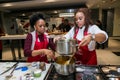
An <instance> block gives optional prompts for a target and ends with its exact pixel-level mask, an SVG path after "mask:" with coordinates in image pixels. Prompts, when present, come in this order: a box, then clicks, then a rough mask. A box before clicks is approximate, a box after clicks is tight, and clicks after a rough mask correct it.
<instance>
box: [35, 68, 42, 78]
mask: <svg viewBox="0 0 120 80" xmlns="http://www.w3.org/2000/svg"><path fill="white" fill-rule="evenodd" d="M41 73H42V71H41V69H36V70H35V71H34V72H33V75H34V77H40V76H41Z"/></svg>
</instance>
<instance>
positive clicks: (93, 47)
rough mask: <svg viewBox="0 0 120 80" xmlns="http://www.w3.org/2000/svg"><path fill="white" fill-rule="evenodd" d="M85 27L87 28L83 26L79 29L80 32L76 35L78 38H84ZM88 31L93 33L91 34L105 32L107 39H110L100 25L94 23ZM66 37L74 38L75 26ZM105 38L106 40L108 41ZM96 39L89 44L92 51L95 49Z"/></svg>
mask: <svg viewBox="0 0 120 80" xmlns="http://www.w3.org/2000/svg"><path fill="white" fill-rule="evenodd" d="M84 29H85V26H83V28H82V29H79V31H78V34H77V36H76V38H77V39H78V40H80V41H81V40H82V38H83V37H84ZM87 33H91V34H98V33H103V34H105V36H106V40H107V39H108V35H107V33H106V32H105V31H103V30H101V29H100V28H99V27H98V26H96V25H92V26H89V27H88V32H87ZM64 37H66V39H73V37H74V27H73V28H72V29H71V30H70V31H69V32H68V33H67V34H66V35H65V36H64ZM106 40H105V41H106ZM105 41H103V42H102V43H104V42H105ZM95 43H96V42H95V41H91V42H90V43H89V44H88V49H89V50H90V51H92V50H94V49H95Z"/></svg>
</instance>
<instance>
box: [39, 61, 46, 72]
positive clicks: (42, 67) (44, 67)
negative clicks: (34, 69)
mask: <svg viewBox="0 0 120 80" xmlns="http://www.w3.org/2000/svg"><path fill="white" fill-rule="evenodd" d="M40 69H41V70H42V71H45V70H46V64H45V62H40Z"/></svg>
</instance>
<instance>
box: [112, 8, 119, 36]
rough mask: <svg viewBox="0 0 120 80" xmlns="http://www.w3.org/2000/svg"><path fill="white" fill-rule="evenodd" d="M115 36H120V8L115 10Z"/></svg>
mask: <svg viewBox="0 0 120 80" xmlns="http://www.w3.org/2000/svg"><path fill="white" fill-rule="evenodd" d="M113 36H120V8H115V11H114V27H113Z"/></svg>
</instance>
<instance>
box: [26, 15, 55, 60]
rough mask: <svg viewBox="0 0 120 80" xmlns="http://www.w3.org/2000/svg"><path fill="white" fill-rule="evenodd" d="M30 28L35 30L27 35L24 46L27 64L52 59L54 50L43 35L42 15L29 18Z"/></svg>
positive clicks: (43, 20) (43, 23)
mask: <svg viewBox="0 0 120 80" xmlns="http://www.w3.org/2000/svg"><path fill="white" fill-rule="evenodd" d="M30 26H31V27H32V28H34V29H35V30H34V31H33V32H31V33H29V34H28V35H27V38H26V40H25V45H24V55H25V56H26V57H28V59H27V61H28V62H33V61H44V62H48V59H47V58H54V54H53V51H52V50H50V49H48V47H49V46H50V47H51V49H53V50H55V48H54V45H53V43H50V42H49V39H48V35H47V33H45V19H44V17H43V15H42V14H39V13H36V14H33V15H32V16H31V17H30Z"/></svg>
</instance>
